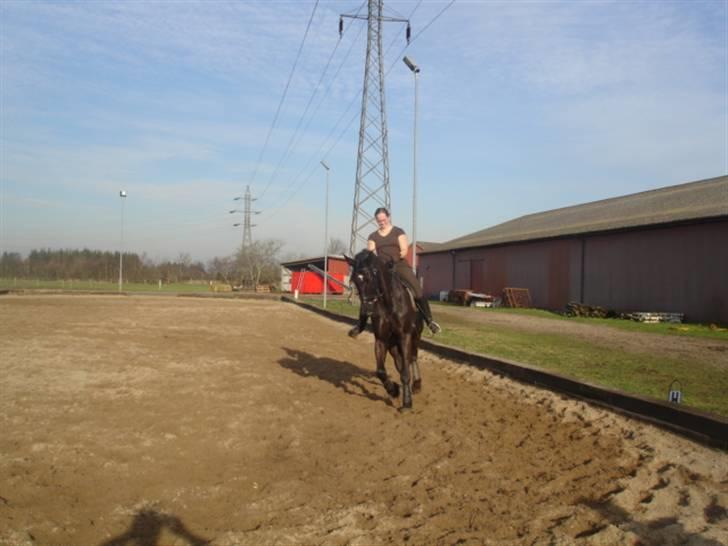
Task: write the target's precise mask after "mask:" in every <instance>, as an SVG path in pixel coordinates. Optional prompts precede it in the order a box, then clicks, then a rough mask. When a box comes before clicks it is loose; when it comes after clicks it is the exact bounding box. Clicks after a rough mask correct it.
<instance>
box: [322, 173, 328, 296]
mask: <svg viewBox="0 0 728 546" xmlns="http://www.w3.org/2000/svg"><path fill="white" fill-rule="evenodd" d="M321 166H322V167H323V168H324V169H326V207H325V211H326V212H325V213H324V309H326V296H327V294H328V292H329V289H328V284H329V278H328V274H329V170H330V169H329V166H328V165H327V164H326V162H325V161H324V160H323V159H322V160H321Z"/></svg>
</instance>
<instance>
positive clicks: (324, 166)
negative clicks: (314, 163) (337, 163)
mask: <svg viewBox="0 0 728 546" xmlns="http://www.w3.org/2000/svg"><path fill="white" fill-rule="evenodd" d="M320 163H321V165H322V166H323V168H324V169H326V170H327V171H328V170H330V169H329V166H328V165H327V164H326V161H324V160H323V159H322V160H321V161H320Z"/></svg>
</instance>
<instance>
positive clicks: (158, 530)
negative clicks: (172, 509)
mask: <svg viewBox="0 0 728 546" xmlns="http://www.w3.org/2000/svg"><path fill="white" fill-rule="evenodd" d="M165 529H166V530H167V531H168V532H169V533H170V534H172V535H174V536H175V537H176V538H175V541H174V544H184V545H185V546H209V544H210V541H209V540H206V539H204V538H202V537H198V536H197V535H195V534H194V533H192V531H190V530H189V529H187V527H185V525H184V523H182V521H181V520H180V519H179V518H178V517H176V516H172V515H169V514H160V513H159V512H155V511H154V510H141V511H140V512H137V514H136V515H135V516H134V519H133V520H132V522H131V526H130V527H129V530H128V531H127V532H126V533H124V534H123V535H119V536H117V537H114V538H112V539H110V540H107V541H106V542H104V543H102V544H100V546H164V544H163V543H161V542H160V537H161V535H162V532H163V531H164V530H165Z"/></svg>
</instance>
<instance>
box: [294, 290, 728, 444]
mask: <svg viewBox="0 0 728 546" xmlns="http://www.w3.org/2000/svg"><path fill="white" fill-rule="evenodd" d="M281 301H284V302H287V303H293V304H295V305H297V306H299V307H303V308H304V309H307V310H309V311H313V312H314V313H317V314H319V315H322V316H324V317H327V318H329V319H332V320H335V321H337V322H343V323H346V324H351V325H353V324H355V323H356V319H353V318H350V317H346V316H343V315H339V314H337V313H332V312H331V311H327V310H325V309H321V308H318V307H316V306H315V305H310V304H307V303H303V302H300V301H296V300H294V299H292V298H290V297H288V296H281ZM420 347H421V348H422V349H424V350H426V351H429V352H431V353H434V354H436V355H438V356H441V357H445V358H448V359H452V360H455V361H459V362H463V363H465V364H467V365H469V366H473V367H475V368H478V369H482V370H488V371H490V372H493V373H495V374H498V375H502V376H506V377H508V378H511V379H514V380H516V381H519V382H521V383H525V384H528V385H532V386H536V387H540V388H545V389H548V390H551V391H555V392H558V393H560V394H564V395H567V396H570V397H572V398H577V399H579V400H582V401H584V402H588V403H591V404H595V405H597V406H600V407H603V408H607V409H609V410H612V411H615V412H617V413H620V414H622V415H626V416H628V417H632V418H635V419H638V420H640V421H645V422H647V423H650V424H652V425H655V426H658V427H660V428H663V429H666V430H669V431H671V432H674V433H676V434H679V435H681V436H685V437H687V438H690V439H691V440H694V441H697V442H699V443H701V444H705V445H708V446H711V447H717V448H720V449H723V450H728V419H725V418H723V417H721V416H719V415H715V414H712V413H708V412H702V411H698V410H694V409H690V408H685V407H684V406H677V405H675V404H670V403H668V402H662V401H660V400H655V399H653V398H647V397H644V396H639V395H635V394H627V393H625V392H622V391H618V390H614V389H608V388H605V387H599V386H597V385H592V384H590V383H586V382H583V381H578V380H576V379H573V378H570V377H566V376H563V375H559V374H556V373H553V372H547V371H545V370H542V369H540V368H535V367H533V366H529V365H527V364H522V363H520V362H514V361H511V360H505V359H501V358H495V357H493V356H488V355H484V354H479V353H471V352H468V351H463V350H462V349H457V348H455V347H450V346H448V345H442V344H439V343H435V342H433V341H430V340H427V339H422V341H421V342H420Z"/></svg>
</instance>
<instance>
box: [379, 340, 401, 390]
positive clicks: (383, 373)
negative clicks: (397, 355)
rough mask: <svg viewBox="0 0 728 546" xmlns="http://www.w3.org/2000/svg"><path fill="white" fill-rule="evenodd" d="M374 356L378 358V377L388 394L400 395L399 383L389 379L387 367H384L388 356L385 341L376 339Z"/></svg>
mask: <svg viewBox="0 0 728 546" xmlns="http://www.w3.org/2000/svg"><path fill="white" fill-rule="evenodd" d="M374 356H375V358H376V359H377V377H378V378H379V380H380V381H381V382H382V385H384V388H385V389H386V391H387V394H388V395H389V396H391V397H392V398H398V397H399V385H397V383H395V382H394V381H392V380H391V379H389V376H388V375H387V369H386V368H385V367H384V361H385V360H386V358H387V346H386V344H385V343H384V342H383V341H380V340H378V339H376V340H375V341H374Z"/></svg>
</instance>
